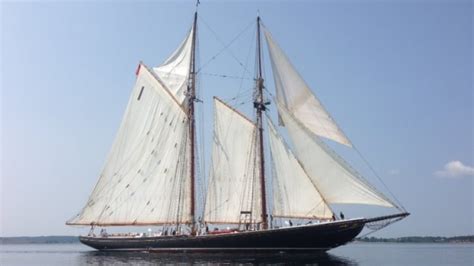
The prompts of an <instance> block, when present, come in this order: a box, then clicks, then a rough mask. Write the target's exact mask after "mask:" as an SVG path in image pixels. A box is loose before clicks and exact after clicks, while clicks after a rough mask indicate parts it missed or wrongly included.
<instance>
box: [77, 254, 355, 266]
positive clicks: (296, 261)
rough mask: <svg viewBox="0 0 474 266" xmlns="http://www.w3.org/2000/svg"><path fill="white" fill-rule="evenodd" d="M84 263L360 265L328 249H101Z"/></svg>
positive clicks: (81, 260) (87, 257)
mask: <svg viewBox="0 0 474 266" xmlns="http://www.w3.org/2000/svg"><path fill="white" fill-rule="evenodd" d="M80 264H93V265H110V264H114V265H120V264H127V265H130V264H133V265H156V264H193V265H209V264H219V265H220V264H238V265H242V264H245V265H262V264H293V265H302V264H312V265H357V263H356V262H355V261H352V260H350V259H348V258H345V257H340V256H335V255H332V254H329V253H325V252H319V253H318V252H316V253H296V254H289V253H256V254H253V253H250V254H249V253H213V254H209V253H147V252H100V251H89V252H84V253H82V254H81V257H80Z"/></svg>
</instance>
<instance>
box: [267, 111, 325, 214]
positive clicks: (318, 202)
mask: <svg viewBox="0 0 474 266" xmlns="http://www.w3.org/2000/svg"><path fill="white" fill-rule="evenodd" d="M267 124H268V134H269V136H270V137H269V142H270V151H271V155H272V162H273V163H272V165H273V168H274V174H273V216H274V217H291V218H312V219H316V218H317V219H330V218H332V214H333V213H332V211H331V209H330V207H329V206H328V205H327V204H326V202H325V201H324V199H323V198H322V197H321V194H319V192H318V189H317V187H316V186H315V184H314V183H313V182H312V180H311V178H310V177H309V176H308V174H307V173H306V172H305V170H304V169H303V167H302V166H301V164H300V162H299V161H298V160H297V159H296V158H295V156H294V155H293V153H292V152H291V151H290V149H289V148H288V147H287V145H286V144H285V142H284V140H283V138H282V137H281V136H279V134H278V133H277V131H276V128H275V127H274V125H273V123H272V122H271V121H270V118H269V117H267Z"/></svg>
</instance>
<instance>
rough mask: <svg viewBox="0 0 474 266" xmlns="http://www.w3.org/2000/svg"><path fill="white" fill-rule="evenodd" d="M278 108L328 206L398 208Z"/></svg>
mask: <svg viewBox="0 0 474 266" xmlns="http://www.w3.org/2000/svg"><path fill="white" fill-rule="evenodd" d="M277 106H278V111H279V113H280V115H281V118H282V119H283V122H284V123H285V127H286V128H287V129H288V133H289V135H290V138H291V140H292V142H293V144H294V148H295V154H296V157H297V158H298V160H299V161H300V162H301V163H302V165H303V168H304V169H305V171H306V172H307V173H308V176H309V177H310V178H311V179H312V181H313V182H314V184H315V185H316V186H317V188H318V190H319V192H320V193H321V195H322V196H323V198H324V199H325V200H326V202H327V203H345V204H369V205H379V206H385V207H395V206H394V204H392V203H391V201H390V200H388V199H387V198H386V197H385V196H383V195H382V194H381V193H380V192H378V191H377V190H375V188H373V187H372V186H370V185H369V184H368V183H366V182H364V181H363V180H362V179H361V178H360V177H359V175H358V174H357V173H356V172H355V171H353V170H352V169H351V168H350V166H348V165H347V164H346V163H345V162H344V161H343V160H342V159H341V158H339V157H338V156H337V155H335V154H334V152H332V151H331V150H330V148H329V147H328V146H326V145H325V144H324V143H323V141H322V140H320V139H319V138H318V137H317V136H315V135H314V134H313V133H312V132H310V131H309V130H308V129H307V128H306V127H305V126H304V125H302V124H301V123H300V122H299V120H298V119H296V118H295V117H294V116H293V115H292V114H290V113H289V112H288V110H286V108H285V107H284V106H283V105H282V104H279V103H277Z"/></svg>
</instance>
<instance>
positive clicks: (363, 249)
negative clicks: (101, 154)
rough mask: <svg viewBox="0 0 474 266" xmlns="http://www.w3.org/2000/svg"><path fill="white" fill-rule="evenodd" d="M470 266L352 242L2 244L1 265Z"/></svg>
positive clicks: (436, 253) (439, 255)
mask: <svg viewBox="0 0 474 266" xmlns="http://www.w3.org/2000/svg"><path fill="white" fill-rule="evenodd" d="M86 264H91V265H111V264H113V265H130V264H133V265H156V264H168V265H169V264H180V265H186V264H196V265H209V264H238V265H257V264H259V265H263V264H280V265H282V264H294V265H301V264H313V265H377V266H378V265H434V266H436V265H474V244H388V243H352V244H350V245H347V246H343V247H339V248H337V249H334V250H332V251H330V252H328V253H327V254H326V253H324V254H299V255H288V254H271V255H261V254H260V255H259V254H257V255H251V254H233V255H228V254H212V255H209V254H176V253H174V254H149V253H104V252H97V251H94V250H92V249H90V248H88V247H86V246H83V245H81V244H58V245H56V244H37V245H2V246H0V265H15V266H16V265H86Z"/></svg>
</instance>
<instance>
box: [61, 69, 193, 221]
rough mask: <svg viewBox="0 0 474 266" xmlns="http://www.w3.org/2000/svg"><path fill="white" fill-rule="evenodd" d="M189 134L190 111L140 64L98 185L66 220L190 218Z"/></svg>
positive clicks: (172, 219)
mask: <svg viewBox="0 0 474 266" xmlns="http://www.w3.org/2000/svg"><path fill="white" fill-rule="evenodd" d="M188 135H189V130H188V117H187V114H186V112H185V111H184V109H183V108H182V106H181V105H180V103H179V102H178V101H177V100H176V99H175V97H174V95H173V94H172V93H171V92H170V91H168V88H167V87H166V85H165V84H164V83H163V82H162V81H161V80H160V78H159V77H157V76H156V75H155V74H154V73H153V72H152V70H150V69H149V68H147V67H146V66H145V65H143V64H141V65H140V68H139V73H138V76H137V80H136V83H135V86H134V88H133V90H132V93H131V96H130V99H129V103H128V106H127V109H126V111H125V114H124V118H123V120H122V123H121V126H120V129H119V131H118V135H117V137H116V139H115V142H114V144H113V146H112V149H111V151H110V154H109V156H108V159H107V161H106V164H105V167H104V169H103V171H102V174H101V175H100V177H99V180H98V182H97V185H96V186H95V188H94V190H93V192H92V194H91V195H90V197H89V200H88V201H87V204H86V206H85V207H84V208H83V209H82V211H81V212H80V213H79V214H78V215H77V216H76V217H74V218H72V219H71V220H70V221H68V224H76V225H102V226H105V225H144V224H150V225H151V224H170V223H188V222H191V217H190V206H189V204H190V187H191V186H190V174H189V172H190V162H189V152H188V150H189V145H190V144H189V143H190V141H189V136H188Z"/></svg>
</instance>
